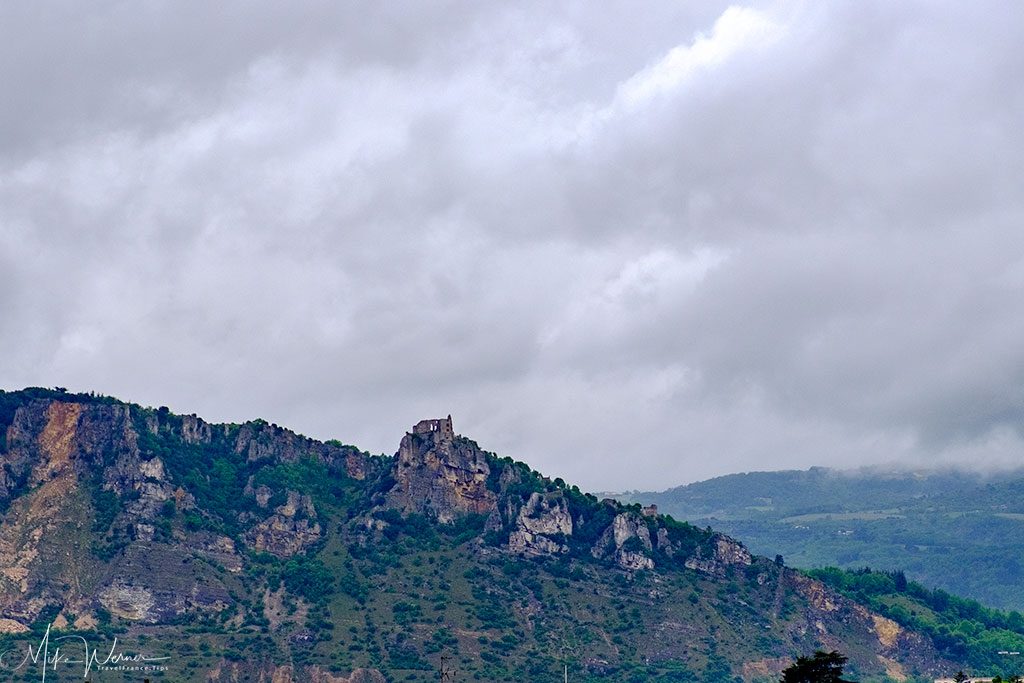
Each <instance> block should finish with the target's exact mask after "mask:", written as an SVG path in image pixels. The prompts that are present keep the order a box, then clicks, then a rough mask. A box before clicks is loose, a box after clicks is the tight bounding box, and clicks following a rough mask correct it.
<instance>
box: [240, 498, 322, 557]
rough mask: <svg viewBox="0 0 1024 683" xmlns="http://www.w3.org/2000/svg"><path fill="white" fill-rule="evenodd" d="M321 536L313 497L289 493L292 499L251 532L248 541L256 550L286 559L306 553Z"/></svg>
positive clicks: (248, 534) (246, 538)
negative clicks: (311, 498)
mask: <svg viewBox="0 0 1024 683" xmlns="http://www.w3.org/2000/svg"><path fill="white" fill-rule="evenodd" d="M320 535H321V529H320V525H319V524H318V523H317V521H316V509H315V508H314V507H313V501H312V500H310V498H309V496H303V495H300V494H299V493H297V492H295V491H288V500H287V501H286V502H285V503H284V504H283V505H281V506H279V507H277V508H276V509H275V510H274V514H272V515H271V516H270V517H268V518H267V519H265V520H263V521H262V522H260V523H259V524H257V525H256V526H255V527H253V528H252V529H250V530H249V531H248V532H247V533H246V534H245V541H246V543H247V544H248V545H249V546H250V547H252V548H253V549H254V550H257V551H259V552H266V553H270V554H271V555H276V556H277V557H282V558H283V557H291V556H293V555H296V554H298V553H300V552H305V551H306V549H308V548H309V547H310V546H312V545H313V544H314V543H316V542H317V541H319V540H320Z"/></svg>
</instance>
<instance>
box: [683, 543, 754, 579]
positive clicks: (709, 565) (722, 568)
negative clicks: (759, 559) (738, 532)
mask: <svg viewBox="0 0 1024 683" xmlns="http://www.w3.org/2000/svg"><path fill="white" fill-rule="evenodd" d="M752 561H753V558H752V557H751V555H750V551H749V550H747V549H746V548H744V547H743V545H742V544H741V543H739V542H738V541H736V540H734V539H731V538H729V537H728V536H725V535H723V534H714V536H712V538H711V551H710V553H709V552H708V551H706V550H704V549H702V548H700V547H698V548H697V550H696V552H695V553H694V555H693V557H690V558H688V559H687V560H686V562H685V564H686V567H687V568H688V569H693V570H695V571H699V572H704V573H705V574H715V575H718V576H722V575H724V574H725V573H726V572H727V571H728V569H729V568H730V567H735V566H747V565H749V564H750V563H751V562H752Z"/></svg>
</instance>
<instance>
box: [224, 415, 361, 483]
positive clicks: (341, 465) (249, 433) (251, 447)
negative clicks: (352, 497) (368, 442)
mask: <svg viewBox="0 0 1024 683" xmlns="http://www.w3.org/2000/svg"><path fill="white" fill-rule="evenodd" d="M233 447H234V451H235V453H237V454H238V455H242V456H244V457H245V459H246V460H247V461H249V462H260V461H266V462H297V461H298V460H301V459H303V458H313V459H315V460H319V461H320V462H322V463H324V464H326V465H327V466H328V467H329V468H330V469H332V470H335V471H339V472H344V473H345V474H346V475H347V476H349V477H351V478H353V479H358V480H362V479H365V478H366V474H367V470H368V468H369V456H368V455H367V454H366V453H363V452H362V451H360V450H359V449H357V448H355V447H354V446H345V445H342V444H340V443H338V442H336V441H328V442H322V441H315V440H313V439H310V438H308V437H305V436H301V435H299V434H296V433H295V432H293V431H291V430H288V429H285V428H283V427H278V426H277V425H274V424H267V423H266V422H263V421H255V422H247V423H246V424H244V425H242V426H241V427H240V428H239V429H238V433H237V434H236V435H235V437H234V446H233Z"/></svg>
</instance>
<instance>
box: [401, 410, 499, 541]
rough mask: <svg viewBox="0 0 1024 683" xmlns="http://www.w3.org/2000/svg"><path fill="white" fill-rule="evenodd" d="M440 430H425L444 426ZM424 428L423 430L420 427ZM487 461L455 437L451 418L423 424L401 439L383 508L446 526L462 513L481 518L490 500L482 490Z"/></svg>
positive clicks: (488, 493)
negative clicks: (441, 424) (436, 424)
mask: <svg viewBox="0 0 1024 683" xmlns="http://www.w3.org/2000/svg"><path fill="white" fill-rule="evenodd" d="M445 422H446V424H447V428H446V429H442V428H437V429H430V428H429V425H430V424H435V423H445ZM424 425H427V427H424ZM490 473H491V469H490V466H489V465H488V464H487V458H486V456H485V455H484V453H483V452H482V451H481V450H480V449H479V448H478V447H477V445H476V444H475V443H473V442H472V441H470V440H469V439H464V438H462V437H456V436H454V434H453V433H452V430H451V418H448V420H447V421H444V420H425V421H423V422H421V423H419V424H418V425H416V427H415V428H414V429H413V431H412V432H410V433H407V434H406V435H405V436H404V437H402V443H401V445H400V446H399V448H398V453H397V454H396V455H395V463H394V467H393V468H392V477H393V478H394V480H395V485H394V486H393V487H392V488H391V490H390V491H389V492H388V494H387V504H388V505H389V506H390V507H392V508H396V509H398V510H401V511H402V512H405V513H410V512H418V513H421V514H427V515H429V516H431V517H434V518H436V519H437V520H438V521H440V522H442V523H450V522H452V521H453V520H455V519H456V518H457V517H460V516H463V515H467V514H487V513H489V512H491V511H493V510H494V509H495V507H496V502H495V501H496V497H495V495H494V493H493V492H492V491H490V490H488V488H487V478H488V476H489V475H490Z"/></svg>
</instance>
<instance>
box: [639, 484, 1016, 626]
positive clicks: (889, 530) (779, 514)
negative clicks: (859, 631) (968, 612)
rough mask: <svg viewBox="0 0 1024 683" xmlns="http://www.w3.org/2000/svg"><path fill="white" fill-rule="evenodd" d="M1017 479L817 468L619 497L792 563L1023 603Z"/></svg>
mask: <svg viewBox="0 0 1024 683" xmlns="http://www.w3.org/2000/svg"><path fill="white" fill-rule="evenodd" d="M1021 477H1022V475H1021V473H1020V472H1017V473H1007V474H1004V475H1001V476H1000V478H999V479H998V480H995V479H993V480H986V479H985V478H983V477H982V476H981V475H977V474H970V473H966V472H958V471H933V472H927V473H911V472H886V471H881V470H871V469H866V470H858V471H852V472H838V471H835V470H828V469H825V468H820V467H817V468H812V469H810V470H806V471H786V472H753V473H748V474H735V475H728V476H725V477H718V478H715V479H711V480H708V481H704V482H699V483H695V484H690V485H688V486H681V487H678V488H674V489H670V490H668V491H665V492H662V493H629V494H623V495H622V496H620V497H621V498H622V499H623V500H624V501H626V502H632V501H636V502H642V503H644V504H647V503H656V504H657V505H658V507H659V509H660V510H661V511H662V512H664V513H668V514H671V515H673V516H675V517H676V518H678V519H687V520H689V521H691V522H692V523H694V524H696V525H698V526H704V525H710V526H713V527H714V528H715V529H717V530H719V531H722V532H724V533H727V534H729V535H731V536H733V537H735V538H738V539H740V540H741V541H743V542H744V544H746V545H747V546H748V547H749V548H750V549H751V550H752V551H753V552H756V553H761V554H766V555H769V556H774V555H775V554H777V553H778V554H782V555H783V556H784V557H785V558H786V563H787V564H788V565H790V566H793V567H804V568H812V567H825V566H837V567H844V568H849V569H855V568H857V567H862V566H865V565H869V566H872V567H878V568H883V569H890V570H896V569H902V570H903V571H905V572H906V574H907V576H909V577H911V578H913V579H914V580H916V581H918V582H920V583H922V584H925V585H929V586H936V587H940V588H942V589H944V590H946V591H949V592H951V593H955V594H958V595H963V596H966V597H970V598H974V599H976V600H980V601H982V602H984V603H985V604H988V605H992V606H995V607H1000V608H1003V609H1016V610H1024V563H1022V561H1021V560H1020V559H1019V558H1021V557H1024V478H1021Z"/></svg>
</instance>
